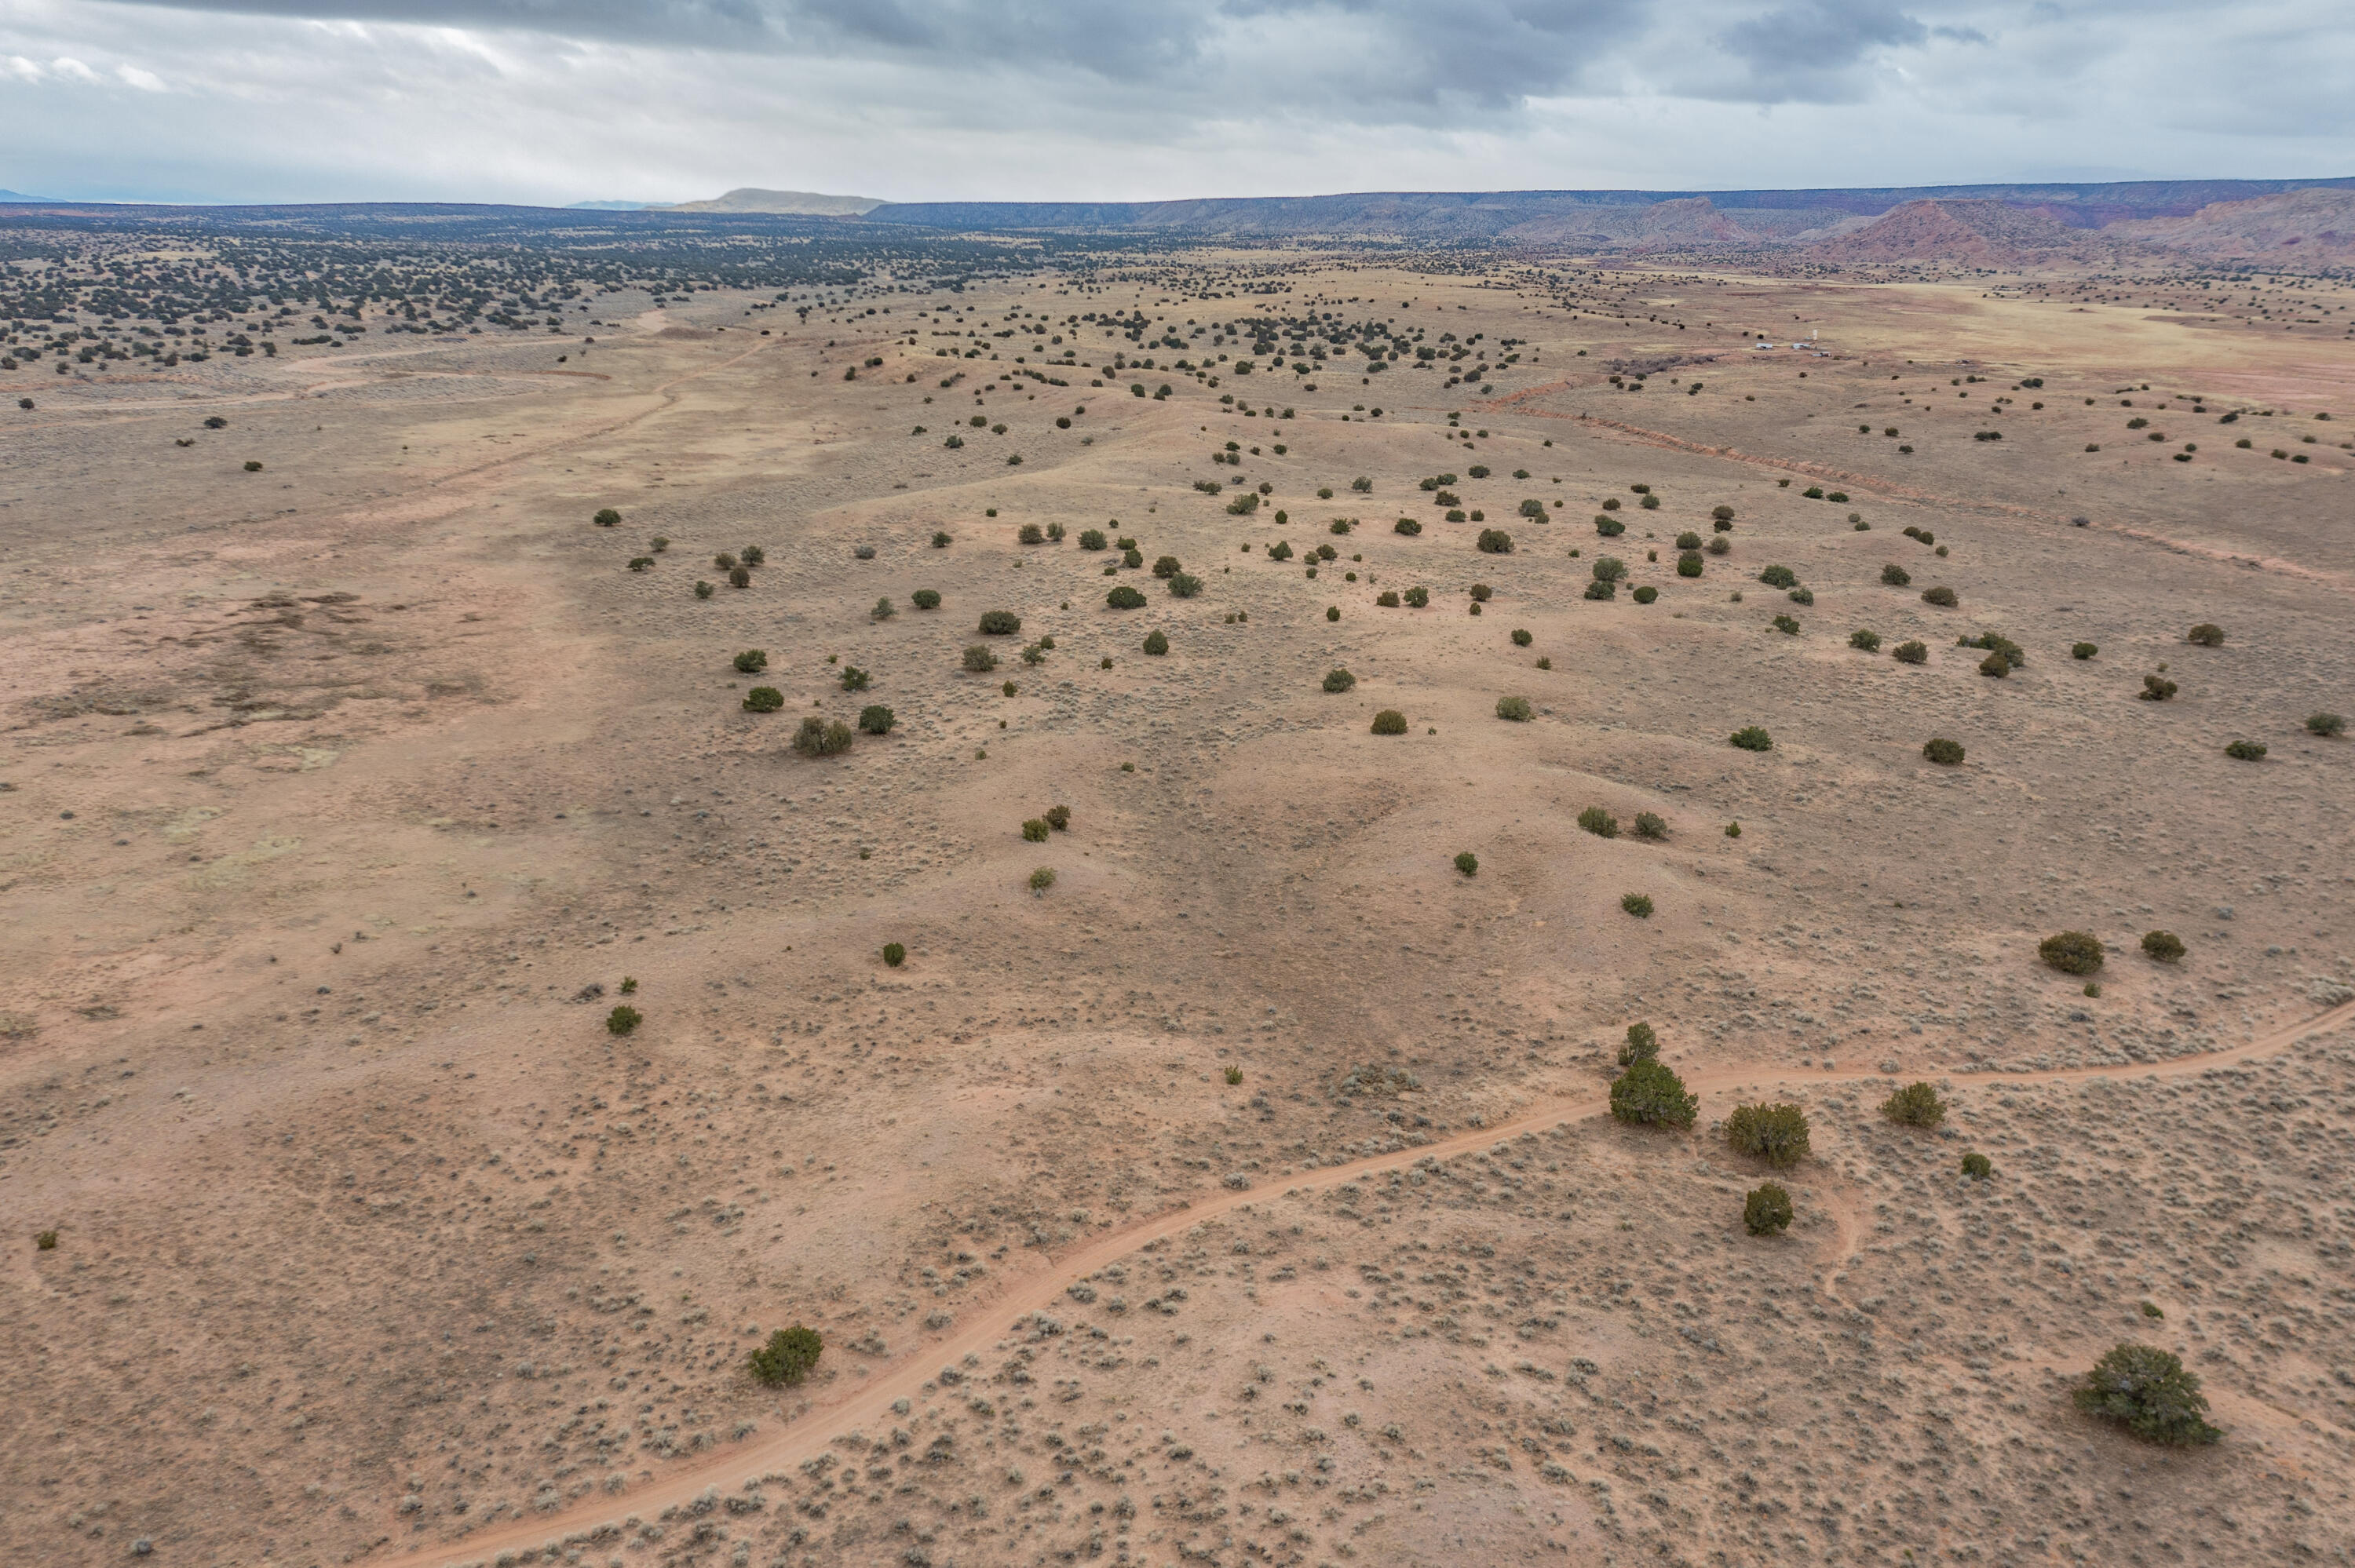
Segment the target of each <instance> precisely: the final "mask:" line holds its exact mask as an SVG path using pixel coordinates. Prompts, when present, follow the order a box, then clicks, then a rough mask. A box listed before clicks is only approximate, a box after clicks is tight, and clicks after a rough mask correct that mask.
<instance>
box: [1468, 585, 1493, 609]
mask: <svg viewBox="0 0 2355 1568" xmlns="http://www.w3.org/2000/svg"><path fill="white" fill-rule="evenodd" d="M1464 591H1465V593H1468V594H1470V595H1471V596H1472V602H1473V603H1475V604H1486V603H1487V602H1488V601H1489V600H1490V599H1494V598H1495V597H1496V594H1497V590H1496V589H1494V588H1490V587H1489V586H1488V585H1487V583H1474V584H1473V585H1472V586H1471V587H1470V588H1465V590H1464Z"/></svg>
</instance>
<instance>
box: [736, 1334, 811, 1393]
mask: <svg viewBox="0 0 2355 1568" xmlns="http://www.w3.org/2000/svg"><path fill="white" fill-rule="evenodd" d="M825 1350H826V1341H825V1340H822V1339H820V1338H819V1337H818V1332H817V1330H815V1329H805V1328H804V1327H802V1326H801V1325H800V1324H799V1323H796V1324H794V1326H793V1327H792V1328H790V1329H780V1330H777V1331H776V1332H775V1333H773V1334H772V1335H770V1336H769V1342H768V1343H767V1344H764V1345H762V1347H761V1348H760V1349H758V1350H756V1351H753V1352H752V1353H751V1356H750V1357H749V1358H748V1360H749V1361H750V1364H751V1372H752V1375H753V1377H755V1378H757V1379H758V1380H759V1381H761V1382H762V1383H766V1384H768V1385H769V1386H770V1387H771V1388H779V1387H783V1386H784V1385H785V1384H788V1383H799V1382H801V1381H802V1379H804V1378H805V1377H807V1376H809V1372H810V1368H812V1367H814V1366H815V1365H817V1359H818V1357H819V1356H820V1355H821V1354H823V1353H824V1352H825Z"/></svg>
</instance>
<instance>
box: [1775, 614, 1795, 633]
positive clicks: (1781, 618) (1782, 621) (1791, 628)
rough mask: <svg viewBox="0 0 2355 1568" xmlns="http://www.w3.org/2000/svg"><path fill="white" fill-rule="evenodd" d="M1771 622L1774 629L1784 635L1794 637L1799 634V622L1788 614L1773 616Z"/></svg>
mask: <svg viewBox="0 0 2355 1568" xmlns="http://www.w3.org/2000/svg"><path fill="white" fill-rule="evenodd" d="M1773 624H1774V630H1777V631H1779V632H1781V633H1782V634H1783V635H1784V636H1785V637H1796V636H1797V635H1798V634H1799V623H1798V621H1797V620H1795V619H1793V618H1792V617H1790V616H1787V615H1778V616H1776V617H1775V618H1774V623H1773Z"/></svg>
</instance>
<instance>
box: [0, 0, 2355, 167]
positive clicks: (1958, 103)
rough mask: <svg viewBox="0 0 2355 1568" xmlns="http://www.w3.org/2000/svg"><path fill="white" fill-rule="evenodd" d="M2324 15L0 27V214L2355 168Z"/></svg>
mask: <svg viewBox="0 0 2355 1568" xmlns="http://www.w3.org/2000/svg"><path fill="white" fill-rule="evenodd" d="M2350 82H2355V26H2350V25H2349V12H2348V8H2347V5H2346V0H2278V3H2275V4H2271V5H2263V6H2258V5H2230V4H2226V5H2219V4H2216V3H2214V0H2200V3H2197V4H2194V3H2192V0H2131V3H2128V0H2092V3H2086V4H2077V3H2061V4H2056V3H2053V0H2031V3H2027V4H2013V3H2004V0H1923V3H1918V4H1917V3H1913V0H1455V3H1452V4H1451V3H1448V0H1000V3H995V4H993V3H990V0H215V3H210V4H202V3H189V4H161V5H109V4H95V3H91V0H0V126H5V132H0V188H9V189H14V190H17V191H23V192H27V193H30V194H34V195H40V196H64V197H73V198H89V199H99V198H108V199H130V200H137V199H147V200H186V201H346V200H349V201H362V200H455V201H514V202H538V203H548V204H551V205H562V204H564V203H568V202H572V201H578V200H583V199H591V198H627V199H637V200H658V201H677V200H687V199H692V198H695V197H698V196H715V195H718V194H719V192H721V191H723V190H726V189H729V188H730V187H732V186H736V185H764V186H770V187H775V188H785V189H796V190H814V191H826V192H835V193H843V194H851V195H860V196H877V197H882V198H885V199H889V200H895V201H920V200H943V199H1013V200H1024V199H1099V200H1117V199H1129V200H1135V199H1154V198H1163V197H1178V196H1264V195H1285V194H1309V193H1317V192H1330V191H1353V190H1403V189H1418V190H1497V189H1519V188H1532V187H1550V188H1564V187H1568V188H1582V187H1626V186H1637V187H1649V188H1656V189H1692V188H1728V187H1743V186H1752V187H1755V186H1806V185H1933V184H1954V183H1965V182H1980V181H1996V180H2021V179H2055V180H2106V179H2146V178H2178V177H2228V176H2251V177H2297V176H2309V177H2310V176H2320V175H2347V174H2355V92H2350V90H2349V84H2350Z"/></svg>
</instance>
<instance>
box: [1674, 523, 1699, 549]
mask: <svg viewBox="0 0 2355 1568" xmlns="http://www.w3.org/2000/svg"><path fill="white" fill-rule="evenodd" d="M1677 548H1678V549H1679V550H1698V549H1700V535H1698V534H1696V533H1694V532H1693V531H1692V530H1691V529H1689V528H1688V529H1686V530H1685V531H1684V532H1683V533H1681V534H1679V535H1677Z"/></svg>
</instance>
